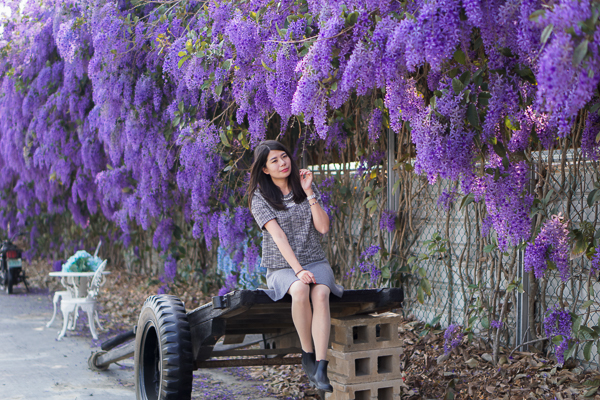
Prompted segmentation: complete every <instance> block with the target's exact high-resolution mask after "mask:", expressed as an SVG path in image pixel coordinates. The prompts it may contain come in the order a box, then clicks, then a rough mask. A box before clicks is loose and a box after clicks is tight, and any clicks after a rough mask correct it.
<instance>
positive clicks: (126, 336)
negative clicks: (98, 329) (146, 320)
mask: <svg viewBox="0 0 600 400" xmlns="http://www.w3.org/2000/svg"><path fill="white" fill-rule="evenodd" d="M135 329H136V327H135V326H134V327H133V329H131V330H129V331H127V332H125V333H121V334H120V335H117V336H115V337H114V338H112V339H109V340H107V341H106V342H104V343H102V345H101V346H100V348H101V349H102V350H104V351H109V350H111V349H114V348H115V347H117V346H118V345H120V344H123V343H125V342H127V341H128V340H131V339H133V338H135Z"/></svg>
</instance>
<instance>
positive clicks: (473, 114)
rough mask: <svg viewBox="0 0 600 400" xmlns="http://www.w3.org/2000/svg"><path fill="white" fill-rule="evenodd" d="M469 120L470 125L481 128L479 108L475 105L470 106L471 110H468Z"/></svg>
mask: <svg viewBox="0 0 600 400" xmlns="http://www.w3.org/2000/svg"><path fill="white" fill-rule="evenodd" d="M467 118H468V119H469V123H470V124H471V125H473V126H474V127H478V126H479V116H478V115H477V107H475V104H473V103H471V104H469V109H468V110H467Z"/></svg>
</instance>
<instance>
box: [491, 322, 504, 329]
mask: <svg viewBox="0 0 600 400" xmlns="http://www.w3.org/2000/svg"><path fill="white" fill-rule="evenodd" d="M503 325H504V324H503V322H502V321H494V320H492V322H490V326H491V327H492V328H496V329H502V326H503Z"/></svg>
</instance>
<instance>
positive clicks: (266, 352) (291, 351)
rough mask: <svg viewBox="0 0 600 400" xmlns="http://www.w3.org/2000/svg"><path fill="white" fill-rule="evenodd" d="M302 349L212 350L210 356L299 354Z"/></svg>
mask: <svg viewBox="0 0 600 400" xmlns="http://www.w3.org/2000/svg"><path fill="white" fill-rule="evenodd" d="M300 353H302V349H300V348H298V347H290V348H287V349H250V350H220V351H215V350H213V352H212V353H210V356H211V358H215V357H235V356H272V355H281V354H283V355H285V354H300Z"/></svg>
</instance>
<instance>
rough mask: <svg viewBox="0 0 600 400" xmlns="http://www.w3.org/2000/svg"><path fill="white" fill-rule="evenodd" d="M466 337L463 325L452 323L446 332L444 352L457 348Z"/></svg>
mask: <svg viewBox="0 0 600 400" xmlns="http://www.w3.org/2000/svg"><path fill="white" fill-rule="evenodd" d="M463 338H464V334H463V332H462V327H461V326H460V325H455V324H452V325H450V326H448V328H446V331H445V332H444V353H445V354H448V353H450V352H451V351H452V349H455V348H457V347H458V346H459V345H460V343H461V342H462V340H463Z"/></svg>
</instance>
